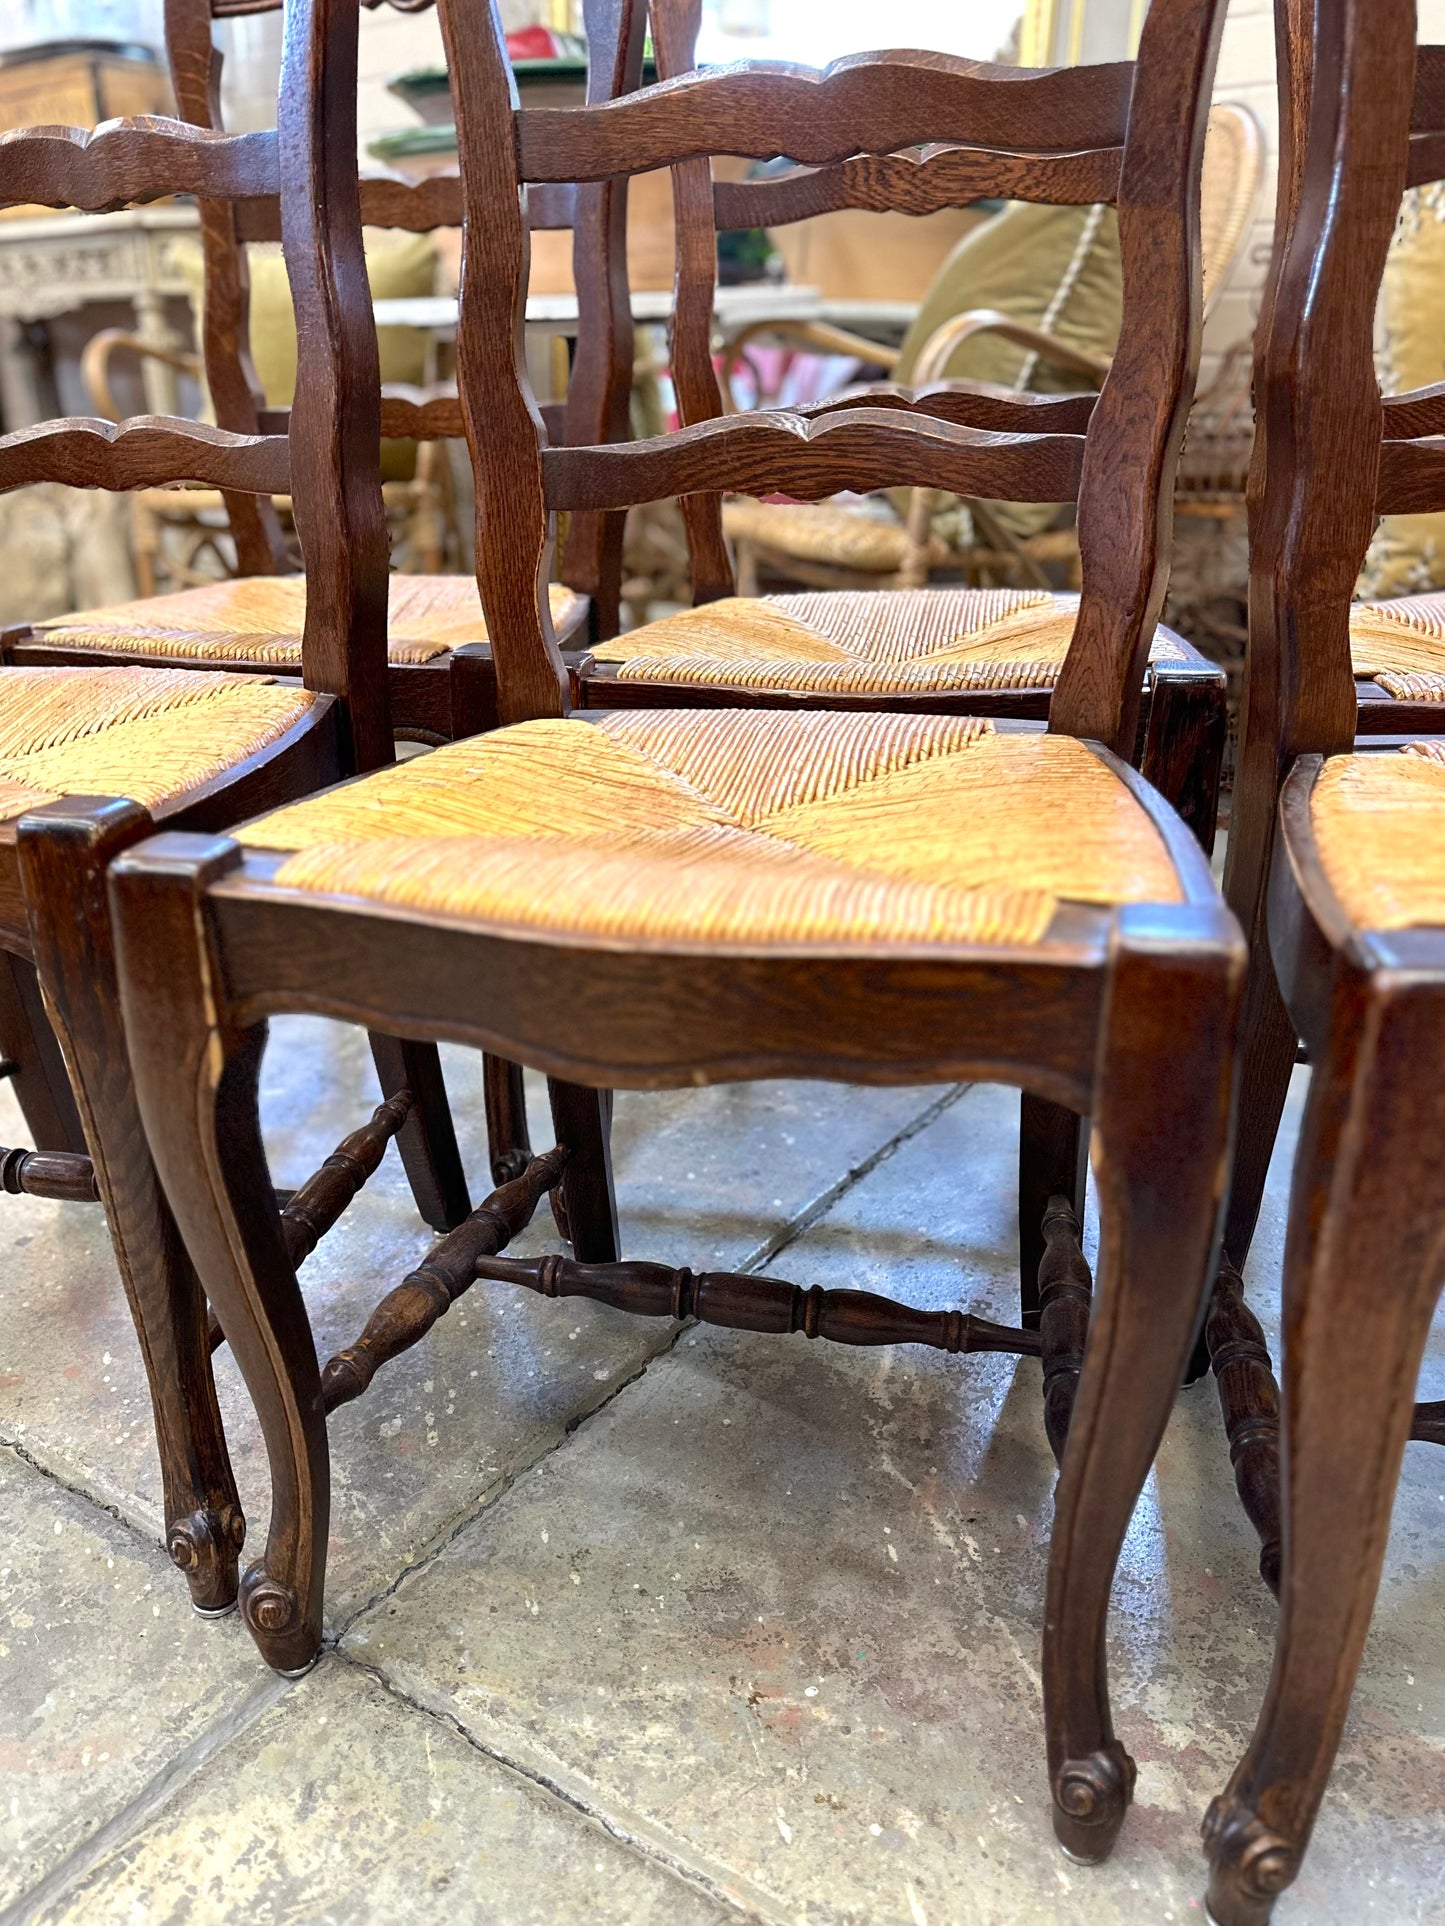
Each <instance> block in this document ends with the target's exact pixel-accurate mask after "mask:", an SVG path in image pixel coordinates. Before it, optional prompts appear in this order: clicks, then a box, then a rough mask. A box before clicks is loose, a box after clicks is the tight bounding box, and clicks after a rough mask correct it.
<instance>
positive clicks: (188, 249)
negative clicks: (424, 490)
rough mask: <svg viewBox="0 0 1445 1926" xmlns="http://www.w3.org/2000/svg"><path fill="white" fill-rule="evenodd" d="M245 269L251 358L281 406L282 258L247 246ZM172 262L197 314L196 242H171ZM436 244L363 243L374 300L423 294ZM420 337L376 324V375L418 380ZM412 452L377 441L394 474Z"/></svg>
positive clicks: (288, 319)
mask: <svg viewBox="0 0 1445 1926" xmlns="http://www.w3.org/2000/svg"><path fill="white" fill-rule="evenodd" d="M246 252H247V265H248V267H249V269H250V276H251V309H250V333H251V359H252V361H253V362H254V363H255V366H256V377H257V379H258V381H259V382H260V384H261V392H262V394H264V395H265V397H266V402H267V405H268V406H269V407H272V408H289V407H290V406H291V401H292V398H293V396H294V395H295V393H296V317H295V314H294V312H293V310H292V306H291V288H290V284H289V283H288V281H287V279H286V263H285V260H284V259H283V258H282V255H281V250H280V248H279V247H251V248H248V249H247V251H246ZM177 253H178V257H179V259H178V265H179V267H180V270H181V274H182V277H183V278H184V279H185V281H186V282H187V283H188V285H189V287H190V292H191V305H192V307H193V308H194V309H195V311H196V312H197V314H199V312H200V303H201V295H202V291H203V288H204V286H205V267H204V264H203V260H202V256H201V248H200V243H199V242H195V243H188V244H187V245H186V246H185V247H184V248H181V249H178V250H177ZM436 264H437V250H436V243H435V241H434V240H433V239H432V237H431V236H430V235H429V234H408V235H406V236H405V237H404V238H402V239H391V238H390V237H388V238H387V239H386V240H383V241H381V242H379V243H378V244H377V245H376V246H374V247H372V246H369V247H368V248H367V250H366V278H367V280H368V282H369V283H370V285H371V295H372V299H373V300H375V301H396V300H403V299H405V298H407V297H409V296H416V295H427V294H431V293H432V291H433V289H434V286H435V282H436ZM427 342H428V337H427V334H426V331H425V329H422V328H378V329H377V331H376V345H377V351H378V353H379V355H380V358H381V378H382V380H383V381H405V382H421V381H424V380H425V379H426V369H427ZM415 462H416V452H415V447H414V444H412V443H411V442H397V441H393V442H384V443H383V444H382V473H383V475H385V476H386V478H387V479H388V480H389V481H390V480H395V479H397V478H398V477H405V476H408V475H410V474H411V472H412V469H413V468H414V467H415Z"/></svg>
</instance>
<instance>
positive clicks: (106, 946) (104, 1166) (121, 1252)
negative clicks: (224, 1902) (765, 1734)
mask: <svg viewBox="0 0 1445 1926" xmlns="http://www.w3.org/2000/svg"><path fill="white" fill-rule="evenodd" d="M150 828H151V822H150V818H149V816H148V815H147V814H146V813H145V811H144V810H142V809H139V808H137V807H136V806H135V804H133V803H128V802H110V803H95V804H91V805H89V806H87V805H86V804H85V803H83V802H80V803H77V802H75V801H68V802H63V803H53V804H50V805H48V806H47V807H46V808H44V809H41V810H37V811H35V812H34V813H33V814H30V815H28V816H25V817H23V818H22V819H21V823H20V828H19V849H20V862H21V870H22V875H23V877H24V883H25V893H26V903H27V908H28V912H29V919H30V931H31V941H32V944H33V947H34V952H35V959H36V966H37V971H38V975H39V980H40V983H41V986H42V988H43V990H44V992H45V997H46V1002H47V1007H48V1009H49V1012H50V1016H51V1019H52V1021H53V1024H54V1029H55V1034H56V1036H57V1038H58V1040H59V1043H60V1047H61V1049H62V1050H63V1051H64V1054H65V1060H66V1063H67V1064H68V1066H69V1069H70V1073H71V1076H72V1078H73V1079H74V1088H75V1090H76V1092H77V1094H78V1097H79V1107H80V1111H81V1113H82V1117H83V1121H84V1126H85V1140H86V1143H87V1146H88V1148H89V1150H90V1155H91V1158H92V1160H93V1163H94V1168H95V1174H96V1178H97V1181H98V1184H99V1189H100V1195H101V1199H102V1202H103V1203H104V1206H105V1211H106V1217H107V1219H108V1221H109V1225H110V1232H111V1239H112V1242H113V1243H114V1246H115V1253H116V1260H117V1263H118V1265H119V1268H120V1274H121V1280H122V1282H123V1284H124V1286H125V1292H126V1297H127V1299H128V1301H129V1304H130V1308H131V1315H132V1317H133V1318H134V1320H135V1327H136V1335H137V1336H138V1338H139V1340H140V1347H141V1354H142V1356H143V1358H144V1360H145V1367H146V1376H147V1379H148V1380H149V1384H150V1392H151V1404H152V1409H153V1411H154V1413H155V1423H156V1438H157V1443H158V1445H159V1448H160V1461H161V1477H162V1488H163V1493H164V1504H165V1521H166V1546H167V1549H168V1551H169V1552H170V1555H171V1558H172V1559H173V1560H174V1562H175V1564H176V1565H177V1566H178V1567H179V1568H180V1570H181V1571H182V1572H183V1573H184V1574H185V1577H186V1582H187V1583H188V1585H189V1586H190V1591H191V1601H192V1603H193V1604H194V1605H195V1607H196V1609H197V1610H198V1611H201V1612H204V1613H207V1614H220V1613H223V1612H228V1611H231V1610H232V1609H234V1606H235V1602H236V1570H237V1558H238V1554H239V1552H240V1548H241V1544H242V1541H243V1539H244V1537H245V1529H246V1527H245V1519H244V1517H243V1515H242V1512H241V1505H240V1500H239V1498H238V1497H237V1494H236V1486H235V1480H234V1478H233V1476H232V1472H231V1465H230V1460H229V1457H228V1456H227V1452H226V1440H225V1433H224V1431H223V1430H222V1426H221V1415H220V1411H219V1409H218V1407H217V1404H216V1389H215V1382H214V1380H213V1378H212V1375H211V1357H210V1347H209V1344H208V1342H207V1337H206V1301H205V1296H204V1293H203V1292H202V1290H201V1286H200V1284H199V1282H198V1280H197V1277H196V1274H195V1271H194V1269H193V1267H192V1265H191V1262H190V1259H189V1257H188V1255H187V1253H186V1250H185V1248H184V1246H183V1244H182V1242H181V1239H180V1236H179V1235H178V1233H177V1229H176V1224H175V1220H174V1218H173V1216H172V1214H171V1211H170V1209H169V1207H168V1204H167V1201H166V1199H165V1197H164V1195H163V1194H162V1191H161V1187H160V1183H159V1180H158V1178H157V1174H156V1168H155V1165H154V1164H153V1163H152V1161H151V1157H150V1153H149V1151H148V1149H147V1145H146V1138H145V1134H144V1131H143V1128H142V1125H141V1119H140V1113H139V1110H138V1108H137V1105H136V1097H135V1090H134V1087H133V1084H132V1079H131V1068H130V1063H129V1059H128V1055H127V1049H126V1039H125V1034H124V1030H123V1028H122V1023H121V1013H120V998H119V986H118V983H117V974H116V960H115V949H114V944H113V937H112V929H111V923H110V914H109V908H108V905H107V902H106V869H107V866H108V864H109V863H110V861H111V860H112V859H113V858H114V857H115V856H116V855H117V854H118V853H119V852H120V851H121V850H122V849H124V848H126V847H128V846H129V845H130V844H131V843H134V842H136V841H138V840H139V839H140V838H141V837H143V836H144V835H146V834H147V833H148V832H149V830H150Z"/></svg>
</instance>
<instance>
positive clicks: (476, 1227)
mask: <svg viewBox="0 0 1445 1926" xmlns="http://www.w3.org/2000/svg"><path fill="white" fill-rule="evenodd" d="M566 1161H567V1153H566V1151H565V1150H563V1149H557V1150H549V1151H548V1152H547V1153H546V1155H545V1156H542V1157H534V1158H532V1159H531V1160H530V1161H529V1162H528V1163H527V1164H526V1166H525V1167H524V1168H523V1170H522V1171H521V1172H520V1173H519V1175H517V1176H516V1177H514V1178H512V1179H511V1181H510V1182H508V1183H505V1184H502V1185H500V1186H499V1187H498V1188H497V1189H496V1190H494V1191H493V1192H492V1194H491V1196H490V1197H489V1198H488V1199H487V1200H486V1202H485V1203H483V1204H479V1205H478V1206H477V1208H476V1209H475V1210H474V1211H473V1212H472V1213H471V1215H470V1216H469V1217H467V1218H466V1219H464V1221H463V1222H462V1223H460V1224H459V1225H458V1226H457V1227H456V1229H455V1230H454V1231H452V1232H451V1233H450V1235H449V1236H447V1237H445V1238H443V1240H442V1242H441V1243H440V1244H438V1245H436V1247H435V1248H434V1249H433V1250H431V1251H430V1252H429V1253H428V1254H427V1256H426V1257H425V1258H424V1259H423V1260H422V1262H421V1263H420V1264H419V1265H418V1266H417V1268H416V1269H415V1270H414V1271H412V1272H411V1273H410V1274H409V1275H408V1276H407V1277H404V1278H403V1279H402V1281H401V1283H400V1284H398V1285H397V1287H396V1289H395V1290H394V1291H389V1292H388V1293H387V1295H386V1296H385V1297H384V1298H383V1299H382V1300H381V1302H380V1304H378V1305H377V1307H376V1309H375V1310H374V1311H373V1312H372V1314H371V1316H370V1317H369V1318H368V1319H367V1321H366V1328H365V1330H363V1332H362V1333H361V1336H360V1337H359V1338H358V1339H357V1340H356V1342H355V1344H348V1345H347V1347H346V1349H345V1350H344V1351H338V1352H337V1354H336V1356H335V1357H334V1358H331V1359H329V1360H328V1362H327V1364H326V1367H325V1369H324V1370H323V1371H322V1373H321V1397H322V1401H323V1403H324V1404H325V1406H326V1409H327V1412H328V1414H329V1413H330V1412H332V1411H334V1410H335V1409H336V1407H337V1406H338V1405H342V1404H349V1403H350V1402H351V1400H352V1399H353V1398H359V1397H360V1396H361V1394H362V1392H363V1391H365V1389H366V1388H367V1386H368V1385H369V1384H370V1383H371V1380H372V1379H373V1378H374V1377H375V1376H376V1373H377V1371H378V1370H379V1369H380V1367H381V1366H382V1365H383V1364H385V1363H386V1362H387V1361H388V1360H389V1359H391V1358H394V1357H398V1356H399V1355H400V1354H401V1353H402V1352H403V1351H408V1350H410V1349H411V1347H412V1345H413V1344H419V1343H420V1342H421V1340H422V1339H423V1338H424V1337H425V1336H426V1334H427V1332H428V1331H429V1330H430V1329H431V1327H432V1326H433V1324H435V1323H436V1321H437V1319H438V1318H439V1317H441V1316H443V1315H444V1313H445V1312H447V1311H449V1310H450V1309H451V1308H452V1306H453V1304H455V1303H456V1301H457V1299H458V1298H459V1297H460V1296H461V1295H462V1293H463V1292H464V1291H468V1290H470V1289H471V1287H472V1285H473V1284H474V1283H475V1281H476V1279H477V1278H478V1277H479V1276H484V1275H485V1273H484V1272H483V1271H482V1270H481V1269H480V1268H479V1267H480V1265H481V1263H482V1262H483V1261H484V1260H485V1258H486V1257H488V1256H489V1255H490V1254H491V1253H492V1252H494V1251H500V1250H505V1249H506V1247H507V1245H508V1244H509V1243H510V1242H511V1241H512V1239H513V1238H514V1237H515V1236H516V1235H517V1233H518V1231H520V1230H525V1228H526V1227H527V1225H528V1224H530V1223H531V1221H532V1217H533V1214H534V1212H535V1211H536V1208H537V1206H538V1204H539V1203H540V1202H541V1200H542V1197H543V1195H544V1194H545V1193H546V1192H547V1191H549V1190H551V1189H552V1188H553V1187H554V1186H555V1185H556V1183H557V1181H558V1179H559V1178H560V1177H561V1175H562V1169H563V1166H564V1165H565V1163H566Z"/></svg>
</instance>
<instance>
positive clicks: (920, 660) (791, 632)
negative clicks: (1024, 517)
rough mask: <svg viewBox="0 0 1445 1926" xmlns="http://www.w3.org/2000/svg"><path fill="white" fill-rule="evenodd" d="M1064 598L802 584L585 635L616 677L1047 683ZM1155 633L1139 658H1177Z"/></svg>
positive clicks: (845, 684)
mask: <svg viewBox="0 0 1445 1926" xmlns="http://www.w3.org/2000/svg"><path fill="white" fill-rule="evenodd" d="M1077 608H1078V597H1077V596H1076V595H1049V594H1046V593H1044V592H1043V591H1041V590H1037V589H966V588H965V589H927V588H924V589H881V590H866V589H864V590H852V589H842V590H826V591H818V590H813V591H809V592H806V593H803V594H799V595H769V596H762V597H747V596H737V595H735V596H729V597H727V598H726V599H725V600H722V601H718V602H708V603H705V604H704V605H703V606H702V607H700V608H695V609H685V610H684V611H683V612H682V613H681V614H680V615H669V616H664V617H663V619H662V620H661V621H658V622H649V623H648V624H647V625H646V626H645V627H644V628H640V629H633V630H631V631H630V632H629V633H628V634H626V635H620V636H617V637H616V638H615V639H614V640H612V641H608V642H599V643H596V644H594V646H593V648H592V654H593V655H594V656H595V657H596V659H597V660H598V661H599V662H616V663H618V664H619V665H620V667H619V669H618V672H617V673H618V679H619V680H620V681H624V682H626V681H647V682H676V683H700V682H701V683H722V684H724V685H725V686H728V687H731V688H740V689H791V690H798V691H803V692H811V693H814V694H835V695H858V696H868V695H909V694H920V695H921V694H936V693H939V692H941V691H947V690H966V689H1041V688H1043V689H1046V688H1050V687H1052V685H1053V683H1054V681H1055V679H1056V678H1057V676H1058V672H1059V669H1060V667H1061V665H1062V663H1063V660H1064V655H1065V653H1066V651H1067V649H1068V646H1069V640H1070V638H1071V636H1072V635H1073V632H1074V618H1075V613H1076V611H1077ZM1180 655H1181V651H1180V649H1179V647H1178V645H1177V644H1176V643H1173V642H1171V641H1170V640H1169V638H1168V637H1167V636H1163V635H1156V637H1155V639H1154V647H1153V650H1152V651H1151V660H1154V661H1160V660H1163V659H1165V658H1171V657H1172V658H1174V659H1176V660H1177V659H1179V658H1180Z"/></svg>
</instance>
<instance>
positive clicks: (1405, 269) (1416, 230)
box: [1355, 181, 1445, 601]
mask: <svg viewBox="0 0 1445 1926" xmlns="http://www.w3.org/2000/svg"><path fill="white" fill-rule="evenodd" d="M1442 308H1445V182H1442V181H1432V182H1431V184H1430V185H1429V186H1428V187H1412V188H1411V189H1410V191H1409V193H1407V194H1406V196H1405V199H1404V201H1403V203H1402V204H1401V208H1400V222H1399V226H1398V227H1397V228H1396V229H1395V238H1394V240H1393V241H1392V242H1391V243H1390V254H1389V258H1388V260H1387V261H1386V263H1385V279H1384V283H1383V285H1382V287H1381V289H1380V314H1379V323H1380V338H1381V346H1380V353H1379V372H1380V386H1381V387H1382V388H1383V389H1384V391H1385V393H1386V394H1391V395H1394V394H1402V393H1403V392H1404V391H1405V390H1406V389H1407V388H1425V387H1428V386H1429V385H1430V384H1431V383H1432V382H1436V381H1445V330H1442V328H1441V326H1440V315H1441V310H1442ZM1438 588H1445V515H1386V516H1385V517H1384V519H1383V520H1382V521H1381V523H1380V525H1379V527H1378V529H1377V530H1376V531H1375V539H1374V540H1373V541H1372V542H1371V544H1370V548H1369V553H1368V554H1367V555H1366V557H1365V566H1364V568H1363V569H1362V570H1361V572H1360V579H1359V582H1358V584H1357V585H1356V589H1355V593H1356V594H1357V595H1362V596H1367V597H1369V599H1370V600H1371V601H1377V600H1380V599H1382V598H1383V597H1385V596H1389V595H1415V594H1418V593H1420V592H1421V591H1422V590H1425V589H1438Z"/></svg>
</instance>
